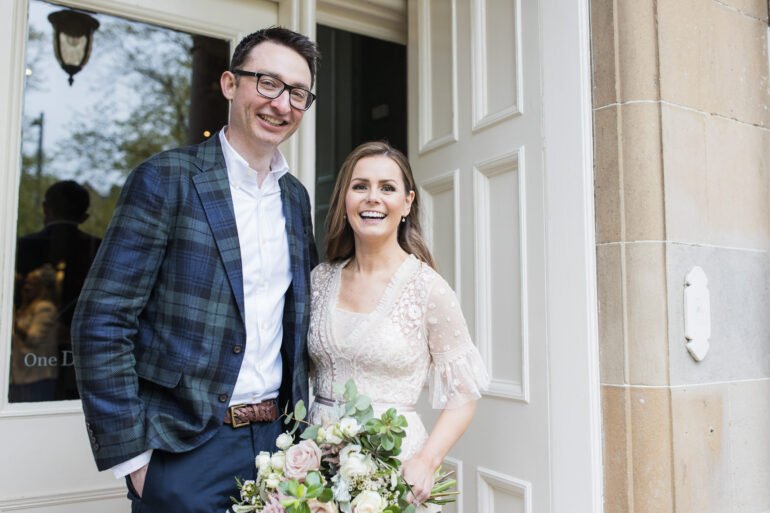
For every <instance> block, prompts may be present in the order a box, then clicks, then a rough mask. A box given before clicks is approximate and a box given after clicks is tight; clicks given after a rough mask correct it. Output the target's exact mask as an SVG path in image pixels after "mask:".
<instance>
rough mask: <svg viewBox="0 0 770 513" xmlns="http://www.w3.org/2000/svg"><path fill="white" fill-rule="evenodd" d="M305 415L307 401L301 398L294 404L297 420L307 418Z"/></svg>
mask: <svg viewBox="0 0 770 513" xmlns="http://www.w3.org/2000/svg"><path fill="white" fill-rule="evenodd" d="M305 415H307V408H305V401H303V400H302V399H300V400H299V401H297V404H296V406H294V417H295V418H296V419H297V420H305Z"/></svg>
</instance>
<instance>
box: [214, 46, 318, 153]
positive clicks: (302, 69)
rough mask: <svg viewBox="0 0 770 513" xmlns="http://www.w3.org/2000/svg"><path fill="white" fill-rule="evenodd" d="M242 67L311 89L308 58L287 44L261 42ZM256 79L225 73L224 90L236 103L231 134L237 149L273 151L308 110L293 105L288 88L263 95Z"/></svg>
mask: <svg viewBox="0 0 770 513" xmlns="http://www.w3.org/2000/svg"><path fill="white" fill-rule="evenodd" d="M239 69H242V70H244V71H250V72H258V73H266V74H268V75H272V76H274V77H276V78H278V79H280V80H282V81H283V82H285V83H286V84H288V85H291V86H298V87H302V88H304V89H308V90H310V82H311V75H310V68H309V67H308V65H307V61H306V60H305V59H304V58H303V57H302V56H301V55H300V54H299V53H297V52H296V51H294V50H292V49H291V48H289V47H287V46H283V45H279V44H275V43H272V42H270V41H265V42H264V43H260V44H258V45H257V46H255V47H254V48H252V49H251V51H250V52H249V54H248V56H247V58H246V60H245V61H244V62H243V64H242V65H241V66H240V67H239ZM256 80H257V79H256V78H255V77H248V76H246V77H239V78H238V79H237V80H236V77H235V76H234V75H233V74H232V73H230V72H229V71H226V72H225V73H223V74H222V79H221V85H222V93H223V94H224V95H225V98H227V99H228V100H230V101H231V102H232V104H231V106H230V124H229V128H228V132H227V135H228V139H230V140H231V142H233V143H235V146H236V148H238V146H241V145H246V146H247V147H259V148H262V149H263V150H265V151H273V150H274V149H275V148H276V147H277V146H278V145H279V144H280V143H282V142H283V141H285V140H286V139H288V138H289V137H290V136H291V135H292V134H293V133H294V132H295V131H296V130H297V128H298V127H299V122H300V121H302V117H303V116H304V115H305V113H304V111H301V110H298V109H295V108H293V107H292V106H291V105H290V104H289V92H288V91H284V92H283V93H281V95H280V96H278V97H277V98H274V99H270V98H265V97H264V96H262V95H260V94H259V93H258V92H257V83H256Z"/></svg>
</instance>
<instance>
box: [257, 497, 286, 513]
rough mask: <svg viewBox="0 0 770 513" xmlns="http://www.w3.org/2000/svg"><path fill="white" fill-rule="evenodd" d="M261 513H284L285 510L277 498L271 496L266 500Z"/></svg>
mask: <svg viewBox="0 0 770 513" xmlns="http://www.w3.org/2000/svg"><path fill="white" fill-rule="evenodd" d="M262 513H286V510H285V509H284V508H283V506H282V505H281V502H280V501H279V500H278V497H276V496H275V495H271V496H270V497H269V498H268V502H267V504H265V507H264V508H263V509H262Z"/></svg>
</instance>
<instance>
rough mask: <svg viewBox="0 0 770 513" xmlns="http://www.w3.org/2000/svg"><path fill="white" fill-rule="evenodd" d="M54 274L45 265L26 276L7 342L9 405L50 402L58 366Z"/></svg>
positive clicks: (54, 388)
mask: <svg viewBox="0 0 770 513" xmlns="http://www.w3.org/2000/svg"><path fill="white" fill-rule="evenodd" d="M55 297H56V271H54V269H53V267H51V265H50V264H45V265H43V266H41V267H38V268H37V269H34V270H32V271H30V272H29V273H27V275H26V276H25V277H24V283H23V285H22V288H21V304H20V305H19V309H18V310H17V311H16V316H15V318H14V324H13V338H12V340H11V343H12V346H13V349H12V350H11V386H10V390H9V393H8V397H9V402H12V403H17V402H35V401H53V400H54V399H56V378H57V376H58V374H59V365H58V362H56V361H55V360H56V357H57V356H58V354H59V344H58V341H57V337H56V335H57V327H58V313H59V312H58V310H57V308H56V303H55Z"/></svg>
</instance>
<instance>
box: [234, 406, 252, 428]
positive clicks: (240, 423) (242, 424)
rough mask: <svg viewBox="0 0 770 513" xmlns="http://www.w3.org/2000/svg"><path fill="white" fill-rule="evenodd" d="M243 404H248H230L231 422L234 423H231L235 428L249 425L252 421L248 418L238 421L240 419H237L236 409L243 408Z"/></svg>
mask: <svg viewBox="0 0 770 513" xmlns="http://www.w3.org/2000/svg"><path fill="white" fill-rule="evenodd" d="M243 406H246V405H245V404H236V405H235V406H230V408H229V410H230V422H231V423H232V424H231V425H232V426H233V428H239V427H243V426H248V425H249V424H251V421H250V420H249V419H248V418H247V419H246V420H245V421H244V422H238V420H236V418H235V410H236V409H238V408H241V407H243Z"/></svg>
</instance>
